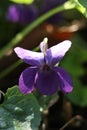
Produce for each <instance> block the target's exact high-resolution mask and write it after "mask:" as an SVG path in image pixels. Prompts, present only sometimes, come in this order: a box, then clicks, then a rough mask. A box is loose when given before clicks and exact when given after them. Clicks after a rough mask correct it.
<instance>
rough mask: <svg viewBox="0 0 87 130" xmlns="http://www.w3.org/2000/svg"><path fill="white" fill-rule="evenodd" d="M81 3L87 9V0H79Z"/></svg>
mask: <svg viewBox="0 0 87 130" xmlns="http://www.w3.org/2000/svg"><path fill="white" fill-rule="evenodd" d="M78 1H79V3H80V4H81V5H82V6H84V7H85V8H86V9H87V0H78Z"/></svg>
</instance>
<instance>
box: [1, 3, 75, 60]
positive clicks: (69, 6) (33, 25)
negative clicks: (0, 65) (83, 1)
mask: <svg viewBox="0 0 87 130" xmlns="http://www.w3.org/2000/svg"><path fill="white" fill-rule="evenodd" d="M75 6H76V5H75V2H71V1H67V2H65V3H64V4H63V5H61V6H57V7H56V8H54V9H52V10H50V11H48V12H47V13H45V14H43V15H42V16H40V17H39V18H38V19H36V20H35V21H34V22H32V23H31V24H29V25H28V26H27V27H26V28H25V29H24V30H23V31H21V32H19V33H18V34H17V35H16V36H15V37H14V38H13V39H12V40H11V41H10V42H9V43H8V44H7V46H5V47H4V48H2V50H0V58H2V57H3V56H4V55H5V53H6V52H7V51H8V50H9V49H10V48H12V47H14V46H16V45H17V44H18V43H19V42H20V41H21V40H22V39H23V38H24V37H25V36H26V35H27V34H28V33H29V32H31V31H32V30H33V29H34V28H36V27H37V26H38V25H40V24H41V23H42V22H44V21H45V20H46V19H48V18H50V17H51V16H53V15H54V14H56V13H59V12H61V11H64V10H70V9H73V8H75Z"/></svg>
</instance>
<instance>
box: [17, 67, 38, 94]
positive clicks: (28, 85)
mask: <svg viewBox="0 0 87 130" xmlns="http://www.w3.org/2000/svg"><path fill="white" fill-rule="evenodd" d="M37 70H38V68H36V67H30V68H27V69H25V70H24V71H23V72H22V74H21V75H20V78H19V89H20V91H21V92H22V93H23V94H27V93H30V92H31V91H33V89H34V80H35V75H36V73H37Z"/></svg>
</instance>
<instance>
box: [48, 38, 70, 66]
mask: <svg viewBox="0 0 87 130" xmlns="http://www.w3.org/2000/svg"><path fill="white" fill-rule="evenodd" d="M70 47H71V41H68V40H66V41H63V42H61V43H59V44H57V45H55V46H53V47H51V48H49V49H47V52H46V53H47V57H46V59H47V63H48V64H53V65H55V64H56V63H57V62H59V61H60V60H61V59H62V58H63V56H64V55H65V53H66V52H67V51H68V50H69V48H70Z"/></svg>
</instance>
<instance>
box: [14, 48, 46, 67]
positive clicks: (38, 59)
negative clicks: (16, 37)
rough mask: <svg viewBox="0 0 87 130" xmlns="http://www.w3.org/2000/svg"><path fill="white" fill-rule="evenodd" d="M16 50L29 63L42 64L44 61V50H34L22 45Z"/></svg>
mask: <svg viewBox="0 0 87 130" xmlns="http://www.w3.org/2000/svg"><path fill="white" fill-rule="evenodd" d="M14 51H15V53H16V54H17V56H18V57H19V58H21V59H22V60H23V61H24V62H25V63H27V64H30V65H33V66H40V65H41V64H43V62H44V54H43V53H42V52H33V51H29V50H26V49H23V48H21V47H16V48H15V49H14Z"/></svg>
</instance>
